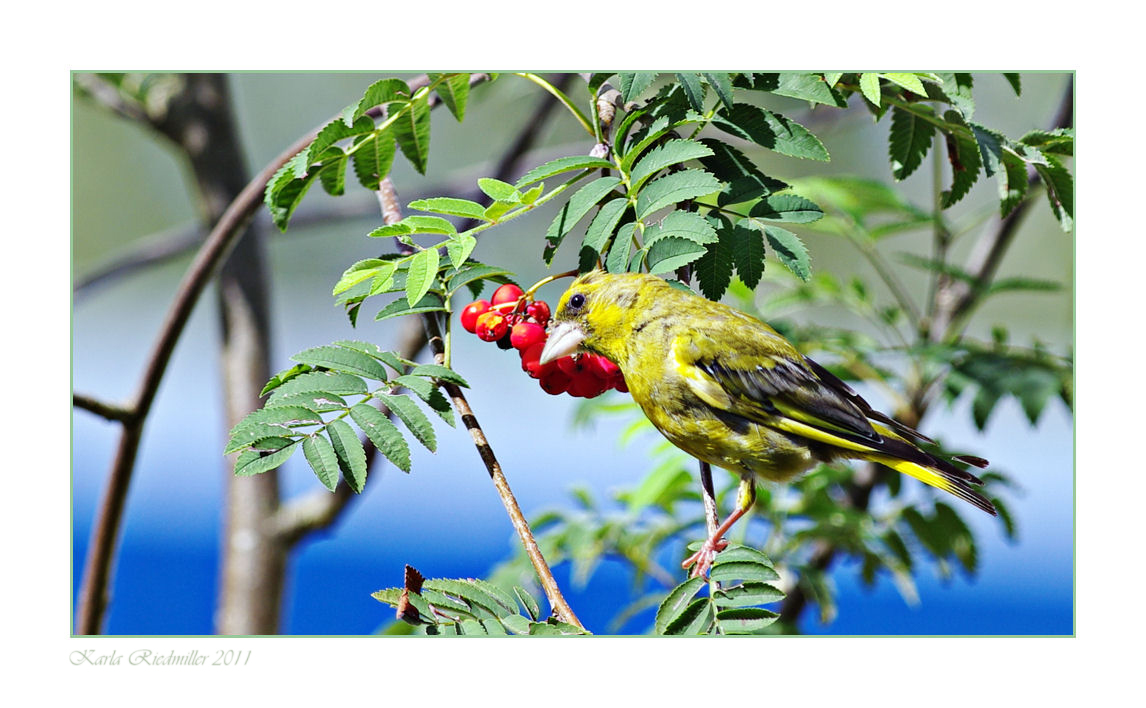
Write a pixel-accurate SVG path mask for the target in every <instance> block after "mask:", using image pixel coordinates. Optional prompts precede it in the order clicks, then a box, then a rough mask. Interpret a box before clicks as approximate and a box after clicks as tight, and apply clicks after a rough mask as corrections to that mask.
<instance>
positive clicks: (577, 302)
mask: <svg viewBox="0 0 1146 708" xmlns="http://www.w3.org/2000/svg"><path fill="white" fill-rule="evenodd" d="M584 304H585V296H584V295H582V294H581V293H577V294H575V295H573V297H571V298H569V307H571V308H573V309H574V310H580V309H581V306H582V305H584Z"/></svg>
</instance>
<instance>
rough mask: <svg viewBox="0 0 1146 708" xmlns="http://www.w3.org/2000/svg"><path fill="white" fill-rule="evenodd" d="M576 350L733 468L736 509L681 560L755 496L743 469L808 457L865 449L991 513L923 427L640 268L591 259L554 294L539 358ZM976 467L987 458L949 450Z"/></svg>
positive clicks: (763, 330) (651, 413) (744, 319)
mask: <svg viewBox="0 0 1146 708" xmlns="http://www.w3.org/2000/svg"><path fill="white" fill-rule="evenodd" d="M578 351H589V352H595V353H597V354H601V355H603V356H604V357H606V358H608V359H609V360H610V361H612V362H613V363H614V364H616V365H617V366H619V367H620V369H621V372H622V373H623V374H624V376H625V382H626V384H627V386H628V388H629V393H630V394H631V395H632V397H633V400H634V401H636V402H637V404H638V405H639V406H640V407H641V410H643V411H644V413H645V415H646V416H648V418H649V420H650V421H651V422H652V424H653V425H654V426H656V428H657V429H658V430H660V431H661V433H662V434H664V436H665V437H666V438H668V439H669V441H671V442H672V443H673V444H674V445H676V446H677V447H679V448H680V449H682V450H684V451H685V452H687V453H688V454H690V455H692V456H693V457H696V458H697V459H699V460H702V461H704V462H707V463H709V464H712V465H716V466H717V467H723V468H725V469H727V470H731V471H732V472H735V473H737V474H739V475H740V477H741V484H740V492H739V495H738V499H737V508H736V510H735V511H734V512H733V513H732V514H731V515H730V516H729V517H728V519H726V520H725V522H724V523H723V524H722V525H721V526H720V528H718V529H717V531H716V532H715V533H714V534H713V535H712V537H710V538H709V539H708V540H707V541H706V542H705V544H704V546H703V547H702V548H701V550H700V551H698V552H697V553H696V554H694V555H693V556H692V557H690V558H689V559H688V560H686V561H685V562H684V564H683V565H684V567H686V568H687V567H689V566H691V565H694V564H695V565H696V568H695V569H694V571H693V574H694V575H697V574H705V573H707V570H708V568H709V566H710V565H711V564H712V561H713V559H714V558H715V555H716V553H717V552H719V551H720V550H722V549H723V548H724V547H725V546H726V545H727V542H726V541H724V540H723V536H724V534H726V533H727V532H728V530H729V529H730V528H731V527H732V525H733V524H734V523H735V522H736V520H737V519H739V518H740V517H741V516H743V515H744V514H745V513H746V512H747V511H748V510H749V509H750V508H751V507H752V504H753V502H754V501H755V485H754V482H755V479H756V478H762V479H764V480H768V481H773V482H784V481H788V480H790V479H792V478H794V477H796V476H797V475H799V474H800V473H801V472H804V471H806V470H807V469H809V468H810V467H812V466H813V465H815V464H817V463H818V462H827V461H830V460H833V459H835V458H840V457H843V458H851V459H859V460H870V461H873V462H878V463H880V464H883V465H886V466H888V467H890V468H892V469H894V470H898V471H899V472H902V473H904V474H907V475H910V476H912V477H915V478H916V479H918V480H920V481H922V482H925V483H927V484H929V485H931V486H934V487H938V488H939V489H942V490H943V491H946V492H950V493H951V494H954V495H955V496H957V497H959V498H960V499H963V500H965V501H968V502H970V503H972V504H974V505H975V506H977V507H979V508H980V509H982V510H984V511H986V512H988V513H990V514H992V515H994V514H995V513H996V512H995V507H994V505H992V504H991V502H990V501H989V500H988V499H987V498H986V497H984V496H983V495H982V494H980V493H979V492H977V491H976V490H975V489H974V488H973V485H981V484H982V480H980V479H979V478H978V477H976V476H975V475H973V474H970V473H969V472H966V471H964V470H962V469H960V468H958V467H956V466H955V465H953V464H952V463H951V462H950V461H948V460H945V459H942V458H940V457H936V456H935V455H932V454H929V453H927V452H925V451H923V450H922V449H920V448H919V447H918V446H917V445H916V444H915V442H913V441H919V442H926V443H932V442H933V441H932V440H930V439H929V438H927V437H925V436H923V435H921V434H920V433H918V432H916V431H915V430H912V429H911V428H909V427H907V426H906V425H903V424H901V423H899V422H897V421H895V420H893V419H892V418H891V417H889V416H887V415H885V414H883V413H880V412H878V411H876V410H874V409H872V407H871V406H870V405H869V404H868V403H867V401H865V400H864V399H863V398H861V397H860V396H859V395H858V394H857V393H856V392H855V391H853V390H852V389H851V387H849V386H848V385H847V384H846V383H844V382H843V381H841V380H840V379H839V378H837V377H836V376H834V375H833V374H831V373H830V372H829V371H827V370H826V369H824V368H823V367H822V366H820V365H819V364H817V363H816V362H814V361H812V360H811V359H809V358H807V357H805V356H803V355H802V354H800V353H799V352H798V351H797V350H796V348H795V347H793V346H792V344H791V343H789V342H788V341H787V340H786V339H784V338H783V337H781V336H780V335H779V334H778V333H777V332H776V331H775V330H774V329H772V328H771V327H769V326H768V325H766V324H764V323H763V322H761V321H760V320H757V319H755V318H753V317H750V316H748V315H746V314H744V313H743V312H740V311H738V310H735V309H733V308H731V307H728V306H727V305H724V304H721V303H718V302H713V301H711V300H707V299H705V298H703V297H700V296H699V295H695V294H693V293H690V292H686V291H684V290H681V289H678V288H675V287H673V286H671V285H669V284H668V283H667V282H665V281H664V280H662V279H660V278H658V277H656V276H652V275H646V274H643V273H624V274H609V273H605V272H604V271H600V270H595V271H592V272H589V273H585V274H583V275H581V276H580V277H578V278H577V279H576V280H575V281H573V284H572V285H570V286H569V289H568V290H567V291H566V292H565V294H564V295H562V296H561V299H560V301H559V302H558V303H557V307H556V310H555V312H554V316H553V321H552V326H551V328H550V332H549V337H548V340H547V341H546V344H545V348H544V350H543V351H542V354H541V363H542V364H545V363H547V362H549V361H553V360H555V359H558V358H560V357H563V356H566V355H569V354H572V353H574V352H578ZM955 459H957V460H959V461H961V462H964V463H967V464H970V465H974V466H976V467H986V466H987V461H986V460H983V459H980V458H976V457H970V456H961V457H957V458H955Z"/></svg>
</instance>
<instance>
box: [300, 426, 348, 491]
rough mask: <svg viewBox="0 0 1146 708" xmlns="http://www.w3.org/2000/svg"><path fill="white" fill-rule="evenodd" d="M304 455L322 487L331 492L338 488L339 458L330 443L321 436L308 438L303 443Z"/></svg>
mask: <svg viewBox="0 0 1146 708" xmlns="http://www.w3.org/2000/svg"><path fill="white" fill-rule="evenodd" d="M302 454H303V456H304V457H306V462H307V464H309V465H310V469H311V470H313V471H314V474H315V476H316V477H318V481H319V482H322V486H324V487H326V488H327V489H329V490H330V491H332V492H333V491H334V488H335V487H337V486H338V473H339V468H338V456H337V455H336V454H335V453H334V447H333V446H332V445H331V444H330V441H329V440H327V439H326V438H324V437H322V435H321V434H316V435H310V436H307V438H306V439H304V440H303V441H302Z"/></svg>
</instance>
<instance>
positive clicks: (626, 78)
mask: <svg viewBox="0 0 1146 708" xmlns="http://www.w3.org/2000/svg"><path fill="white" fill-rule="evenodd" d="M656 77H657V75H656V74H655V73H654V72H621V73H619V74H617V83H619V84H620V85H621V87H620V88H621V99H622V100H623V101H624V102H625V103H631V102H632V101H635V100H637V98H638V97H639V96H640V95H641V93H643V92H644V90H645V89H647V88H648V87H649V86H651V85H652V83H653V80H654V79H656Z"/></svg>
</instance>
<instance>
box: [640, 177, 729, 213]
mask: <svg viewBox="0 0 1146 708" xmlns="http://www.w3.org/2000/svg"><path fill="white" fill-rule="evenodd" d="M723 186H724V185H723V184H722V183H721V182H720V181H718V180H717V179H716V178H715V177H713V176H712V175H711V174H709V173H708V172H705V171H704V170H698V169H688V170H683V171H681V172H674V173H672V174H670V175H664V176H662V177H658V178H657V179H655V180H653V181H652V182H650V183H649V184H648V186H646V187H645V188H644V189H643V190H642V191H641V193H640V194H639V195H637V206H636V211H637V218H638V219H640V220H642V221H643V220H644V219H645V218H647V217H648V216H649V215H650V214H652V213H654V212H656V211H658V210H660V209H663V208H664V207H666V206H669V205H670V204H677V203H680V202H683V201H686V200H689V199H696V198H697V197H703V196H704V195H706V194H712V193H713V192H716V191H719V190H720V189H721V188H722V187H723Z"/></svg>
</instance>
